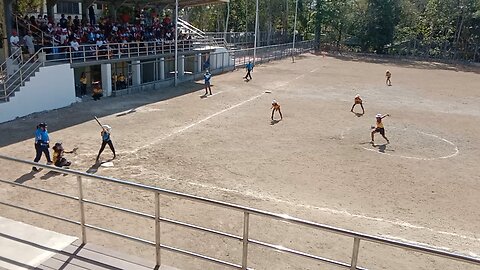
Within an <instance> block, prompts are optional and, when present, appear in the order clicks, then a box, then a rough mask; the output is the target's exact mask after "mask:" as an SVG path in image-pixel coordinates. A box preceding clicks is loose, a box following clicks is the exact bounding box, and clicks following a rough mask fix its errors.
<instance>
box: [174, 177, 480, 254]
mask: <svg viewBox="0 0 480 270" xmlns="http://www.w3.org/2000/svg"><path fill="white" fill-rule="evenodd" d="M167 179H168V180H173V181H179V180H177V179H174V178H171V177H168V178H167ZM188 184H189V185H192V186H198V187H202V188H208V189H211V190H218V191H222V192H229V193H235V194H240V195H242V196H249V197H253V198H255V199H258V200H263V201H273V202H276V203H282V204H290V205H293V206H296V207H302V208H308V209H315V210H319V211H322V212H327V213H330V214H337V215H343V216H349V217H355V218H361V219H366V220H373V221H378V222H384V223H389V224H392V225H396V226H401V227H407V228H411V229H419V230H427V231H430V232H433V233H436V234H443V235H448V236H453V237H459V238H462V239H467V240H470V241H475V242H480V238H474V237H470V236H466V235H462V234H458V233H452V232H446V231H437V230H434V229H431V228H428V227H425V226H422V225H415V224H411V223H409V222H406V221H401V220H388V219H383V218H378V217H370V216H367V215H364V214H354V213H350V212H348V211H346V210H337V209H331V208H326V207H318V206H313V205H309V204H302V203H295V202H291V201H286V200H282V199H278V198H275V197H273V196H271V195H269V194H264V193H261V192H252V191H249V190H245V191H238V190H234V189H228V188H222V187H217V186H212V185H206V184H202V183H195V182H188ZM406 242H408V241H406ZM432 247H434V246H432Z"/></svg>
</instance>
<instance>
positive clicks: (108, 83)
mask: <svg viewBox="0 0 480 270" xmlns="http://www.w3.org/2000/svg"><path fill="white" fill-rule="evenodd" d="M101 71H102V90H103V95H105V96H106V97H109V96H111V95H112V65H111V64H102V66H101Z"/></svg>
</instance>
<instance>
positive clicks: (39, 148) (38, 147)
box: [32, 123, 52, 171]
mask: <svg viewBox="0 0 480 270" xmlns="http://www.w3.org/2000/svg"><path fill="white" fill-rule="evenodd" d="M49 143H50V137H49V136H48V131H47V124H46V123H40V124H38V125H37V130H36V131H35V151H36V155H35V159H34V160H33V161H34V162H38V161H40V158H41V157H42V153H43V154H45V157H46V158H47V165H50V164H52V160H51V159H50V152H49V150H48V148H49V147H50V146H49ZM32 170H33V171H38V169H37V167H33V168H32Z"/></svg>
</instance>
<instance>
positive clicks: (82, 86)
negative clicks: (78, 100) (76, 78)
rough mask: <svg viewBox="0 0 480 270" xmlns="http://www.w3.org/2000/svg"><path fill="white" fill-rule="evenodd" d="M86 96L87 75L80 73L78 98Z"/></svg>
mask: <svg viewBox="0 0 480 270" xmlns="http://www.w3.org/2000/svg"><path fill="white" fill-rule="evenodd" d="M86 94H87V75H86V74H85V72H82V75H81V76H80V96H82V97H83V96H85V95H86Z"/></svg>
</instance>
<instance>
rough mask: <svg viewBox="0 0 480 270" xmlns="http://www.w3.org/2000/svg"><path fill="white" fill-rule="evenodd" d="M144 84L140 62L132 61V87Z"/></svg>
mask: <svg viewBox="0 0 480 270" xmlns="http://www.w3.org/2000/svg"><path fill="white" fill-rule="evenodd" d="M140 84H142V73H141V69H140V60H135V61H132V85H133V86H138V85H140Z"/></svg>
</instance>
